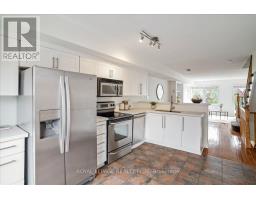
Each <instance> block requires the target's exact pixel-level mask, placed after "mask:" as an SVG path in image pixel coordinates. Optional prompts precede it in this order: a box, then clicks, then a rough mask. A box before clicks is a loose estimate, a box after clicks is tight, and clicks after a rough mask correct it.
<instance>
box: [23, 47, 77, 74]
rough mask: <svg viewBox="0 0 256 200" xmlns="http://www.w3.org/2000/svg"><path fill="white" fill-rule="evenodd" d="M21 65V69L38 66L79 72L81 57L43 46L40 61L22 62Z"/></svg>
mask: <svg viewBox="0 0 256 200" xmlns="http://www.w3.org/2000/svg"><path fill="white" fill-rule="evenodd" d="M19 65H20V66H21V67H32V66H34V65H37V66H40V67H48V68H54V69H61V70H65V71H72V72H79V56H77V55H73V54H71V53H68V52H65V51H61V50H56V49H53V48H48V47H45V46H41V47H40V60H39V61H32V62H27V61H20V64H19Z"/></svg>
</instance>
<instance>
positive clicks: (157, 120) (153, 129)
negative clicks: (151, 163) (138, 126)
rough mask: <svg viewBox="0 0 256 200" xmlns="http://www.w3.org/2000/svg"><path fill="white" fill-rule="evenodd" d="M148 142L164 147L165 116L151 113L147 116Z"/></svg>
mask: <svg viewBox="0 0 256 200" xmlns="http://www.w3.org/2000/svg"><path fill="white" fill-rule="evenodd" d="M146 141H148V142H152V143H155V144H159V145H162V142H163V115H162V114H155V113H149V114H147V115H146Z"/></svg>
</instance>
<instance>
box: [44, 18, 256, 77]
mask: <svg viewBox="0 0 256 200" xmlns="http://www.w3.org/2000/svg"><path fill="white" fill-rule="evenodd" d="M40 21H41V32H43V33H45V34H48V35H51V36H55V37H58V38H60V39H63V40H67V41H69V42H73V43H75V44H79V45H81V46H84V47H86V48H89V49H92V50H95V51H98V52H101V53H104V54H107V55H109V56H112V57H115V58H118V59H121V60H123V61H126V62H128V63H131V64H135V65H137V66H142V67H146V68H148V69H155V70H157V71H159V72H162V73H170V74H172V72H173V71H175V72H178V73H180V74H182V75H183V76H184V77H185V78H188V79H191V80H210V79H229V78H232V79H234V78H245V77H246V72H247V70H246V69H242V66H243V64H244V62H245V60H246V59H247V58H248V56H249V54H250V53H252V51H254V50H256V15H41V18H40ZM142 30H144V31H146V32H148V33H150V34H152V35H156V36H158V37H159V38H160V42H161V43H162V46H161V50H160V51H158V50H157V49H156V48H152V47H149V46H148V43H142V44H141V43H139V42H138V39H139V32H140V31H142ZM230 60H232V62H230ZM186 68H191V70H192V71H191V72H190V73H187V72H186V70H185V69H186Z"/></svg>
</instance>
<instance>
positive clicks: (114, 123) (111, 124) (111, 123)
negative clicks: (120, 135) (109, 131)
mask: <svg viewBox="0 0 256 200" xmlns="http://www.w3.org/2000/svg"><path fill="white" fill-rule="evenodd" d="M117 124H118V123H109V125H111V126H112V125H117Z"/></svg>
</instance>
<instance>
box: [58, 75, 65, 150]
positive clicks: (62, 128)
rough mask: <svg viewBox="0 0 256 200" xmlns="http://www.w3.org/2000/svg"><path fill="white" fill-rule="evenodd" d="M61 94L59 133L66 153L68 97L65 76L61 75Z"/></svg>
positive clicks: (61, 145)
mask: <svg viewBox="0 0 256 200" xmlns="http://www.w3.org/2000/svg"><path fill="white" fill-rule="evenodd" d="M60 95H61V133H60V134H59V144H60V153H61V154H63V153H64V134H65V132H66V127H65V124H66V99H65V86H64V77H63V76H60Z"/></svg>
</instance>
